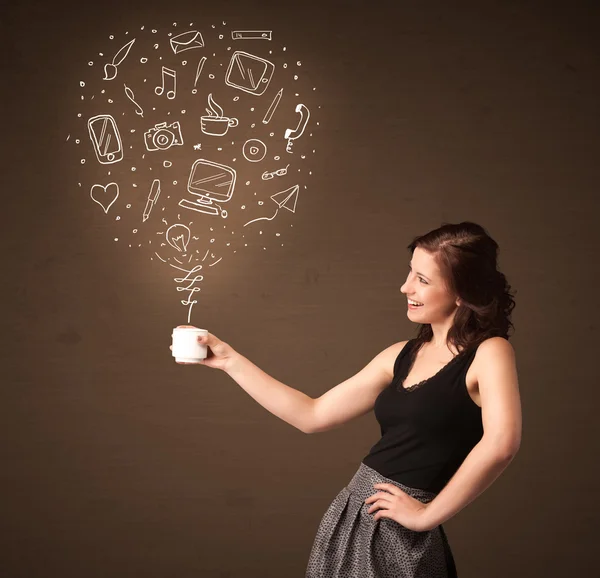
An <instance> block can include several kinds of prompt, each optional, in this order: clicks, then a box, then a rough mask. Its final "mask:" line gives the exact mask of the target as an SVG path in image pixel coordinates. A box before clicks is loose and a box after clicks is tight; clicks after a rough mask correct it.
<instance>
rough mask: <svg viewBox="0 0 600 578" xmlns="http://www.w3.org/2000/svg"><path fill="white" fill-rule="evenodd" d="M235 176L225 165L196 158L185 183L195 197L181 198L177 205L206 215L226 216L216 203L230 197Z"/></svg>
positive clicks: (223, 201)
mask: <svg viewBox="0 0 600 578" xmlns="http://www.w3.org/2000/svg"><path fill="white" fill-rule="evenodd" d="M235 176H236V175H235V170H234V169H232V168H231V167H228V166H227V165H221V164H219V163H214V162H212V161H207V160H206V159H198V160H197V161H195V162H194V164H193V165H192V168H191V170H190V177H189V179H188V185H187V190H188V193H190V194H192V195H194V196H195V197H197V198H195V199H182V200H181V201H179V206H180V207H183V208H184V209H190V210H192V211H198V212H199V213H206V214H207V215H219V214H221V216H223V217H224V216H226V214H227V212H226V211H223V209H221V208H220V207H219V206H218V205H216V203H226V202H227V201H229V199H231V197H232V195H233V189H234V188H235ZM215 205H216V206H215Z"/></svg>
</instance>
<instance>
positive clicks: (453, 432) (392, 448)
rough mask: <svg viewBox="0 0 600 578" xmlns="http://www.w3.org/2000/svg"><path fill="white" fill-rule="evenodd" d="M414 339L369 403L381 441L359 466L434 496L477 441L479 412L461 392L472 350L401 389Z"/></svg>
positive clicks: (412, 356) (413, 353)
mask: <svg viewBox="0 0 600 578" xmlns="http://www.w3.org/2000/svg"><path fill="white" fill-rule="evenodd" d="M416 344H417V340H416V339H411V340H410V341H408V343H406V345H405V346H404V348H403V349H402V351H401V352H400V354H399V355H398V357H397V358H396V361H395V363H394V378H393V379H392V382H391V383H390V385H389V386H388V387H387V388H386V389H384V390H383V391H382V392H381V393H380V394H379V396H378V397H377V399H376V400H375V407H374V411H375V417H376V419H377V421H378V422H379V425H380V427H381V439H380V440H379V441H378V442H377V443H376V444H375V445H374V446H373V447H372V448H371V450H370V452H369V454H368V455H367V456H366V457H365V458H364V459H363V460H362V461H363V463H364V464H365V465H367V466H369V467H370V468H373V469H374V470H376V471H377V472H379V473H380V474H381V475H383V476H385V477H386V478H390V479H392V480H394V481H396V482H399V483H401V484H404V485H405V486H409V487H411V488H419V489H422V490H426V491H428V492H435V493H436V494H437V493H439V492H440V491H441V490H442V489H443V488H444V486H445V485H446V484H447V483H448V481H449V480H450V478H451V477H452V476H453V475H454V473H455V472H456V470H458V468H459V467H460V465H461V464H462V462H463V461H464V459H465V458H466V457H467V454H468V453H469V452H470V451H471V450H472V449H473V447H474V446H475V445H476V444H477V442H479V440H480V439H481V437H482V435H483V424H482V421H481V408H480V407H479V406H478V405H477V404H476V403H475V402H474V401H473V400H472V399H471V397H470V396H469V393H468V391H467V384H466V375H467V371H468V369H469V367H470V365H471V363H472V362H473V359H474V358H475V353H476V352H477V347H473V348H471V349H470V350H463V351H461V352H460V353H459V354H458V355H457V356H455V357H454V358H452V359H451V360H450V362H449V363H447V364H446V365H445V366H444V367H442V368H441V369H440V370H439V371H438V372H437V373H436V374H435V375H434V376H433V377H430V378H429V379H426V380H424V381H422V382H420V383H417V384H415V385H414V386H412V387H410V388H409V389H405V388H404V387H403V385H402V384H403V382H404V380H405V379H406V377H407V375H408V373H409V371H410V369H411V367H412V365H413V363H414V360H415V356H416V347H415V346H416Z"/></svg>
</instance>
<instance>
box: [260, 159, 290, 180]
mask: <svg viewBox="0 0 600 578" xmlns="http://www.w3.org/2000/svg"><path fill="white" fill-rule="evenodd" d="M289 166H290V165H289V163H288V165H287V166H285V167H283V168H282V169H277V170H276V171H272V172H269V171H265V172H264V173H263V174H262V177H261V179H262V180H263V181H268V180H270V179H272V178H273V177H283V176H284V175H287V170H288V167H289Z"/></svg>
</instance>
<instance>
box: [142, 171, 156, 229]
mask: <svg viewBox="0 0 600 578" xmlns="http://www.w3.org/2000/svg"><path fill="white" fill-rule="evenodd" d="M158 195H160V181H159V180H158V179H154V181H153V182H152V187H151V188H150V194H149V195H148V200H147V201H146V207H145V208H144V214H143V216H142V222H145V221H146V220H147V219H148V217H149V216H150V211H152V207H153V206H154V205H155V204H156V201H157V200H158Z"/></svg>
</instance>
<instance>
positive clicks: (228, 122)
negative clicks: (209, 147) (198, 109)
mask: <svg viewBox="0 0 600 578" xmlns="http://www.w3.org/2000/svg"><path fill="white" fill-rule="evenodd" d="M208 106H209V107H210V108H207V109H205V110H206V112H208V114H209V116H201V117H200V129H201V130H202V132H203V133H204V134H208V135H211V136H224V135H226V134H227V131H228V130H229V129H230V128H232V127H234V126H237V125H238V119H237V118H229V117H226V116H223V109H222V108H221V107H220V106H219V105H218V104H217V103H216V102H215V100H214V99H213V96H212V93H210V94H209V95H208Z"/></svg>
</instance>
